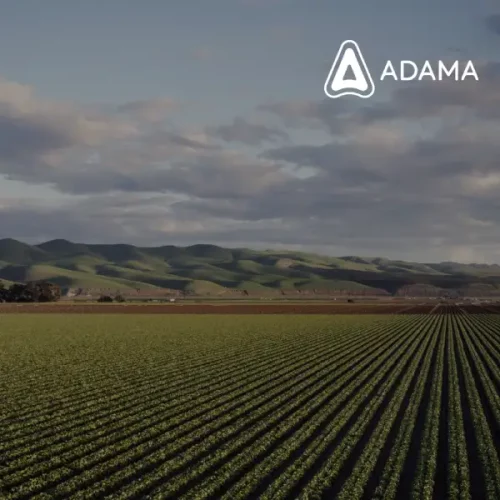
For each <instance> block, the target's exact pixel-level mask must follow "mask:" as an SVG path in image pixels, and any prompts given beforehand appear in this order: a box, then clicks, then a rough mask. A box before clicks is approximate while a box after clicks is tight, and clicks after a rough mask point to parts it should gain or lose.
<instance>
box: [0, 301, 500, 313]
mask: <svg viewBox="0 0 500 500" xmlns="http://www.w3.org/2000/svg"><path fill="white" fill-rule="evenodd" d="M457 308H458V306H454V305H453V306H452V305H444V304H442V305H437V304H435V303H429V304H410V305H409V304H405V303H396V304H387V303H385V304H325V303H322V304H311V303H305V304H298V303H292V304H255V303H250V304H241V303H236V304H227V303H225V304H67V303H66V304H64V303H56V304H0V314H4V313H8V314H10V313H12V314H26V313H36V314H40V313H44V314H71V313H74V314H82V313H87V314H443V313H446V312H449V311H448V309H453V310H455V309H457ZM459 309H460V310H462V312H464V313H469V314H500V307H499V306H497V305H488V306H486V305H485V306H481V305H462V306H460V308H459ZM457 310H458V309H457Z"/></svg>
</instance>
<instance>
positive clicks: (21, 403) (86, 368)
mask: <svg viewBox="0 0 500 500" xmlns="http://www.w3.org/2000/svg"><path fill="white" fill-rule="evenodd" d="M467 311H468V310H467V309H460V308H459V307H442V308H440V309H439V310H437V311H436V310H433V314H428V313H426V314H424V313H422V314H420V313H418V312H417V313H416V314H386V315H383V314H376V315H375V314H365V315H357V316H354V315H342V314H338V315H280V314H275V315H249V314H247V315H231V314H226V315H210V314H204V315H180V314H174V315H169V314H163V315H162V314H152V315H148V314H135V315H134V314H127V315H117V314H75V313H73V314H35V313H32V314H27V315H23V314H0V401H1V404H0V498H2V499H8V500H10V499H16V500H32V499H72V498H75V499H101V498H113V499H146V498H154V499H163V498H175V499H185V500H193V499H231V500H234V499H257V498H262V499H273V500H274V499H283V500H291V499H294V498H303V499H334V498H338V499H342V500H344V499H345V500H354V499H363V500H368V499H397V500H400V499H407V498H408V499H432V500H434V499H439V500H443V499H482V498H486V499H491V500H498V499H500V460H499V448H500V315H497V314H493V313H491V314H490V313H488V311H484V310H483V311H481V312H482V314H473V313H470V312H467ZM436 312H437V313H436ZM490 312H492V311H490Z"/></svg>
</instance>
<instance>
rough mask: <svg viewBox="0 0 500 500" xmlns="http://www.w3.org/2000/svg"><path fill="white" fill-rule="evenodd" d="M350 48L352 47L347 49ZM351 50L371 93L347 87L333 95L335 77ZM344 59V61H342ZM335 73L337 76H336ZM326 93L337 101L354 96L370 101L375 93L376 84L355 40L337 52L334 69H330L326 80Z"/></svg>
mask: <svg viewBox="0 0 500 500" xmlns="http://www.w3.org/2000/svg"><path fill="white" fill-rule="evenodd" d="M346 46H350V47H346ZM349 48H350V49H351V51H352V52H354V56H355V58H356V61H357V63H358V68H359V69H360V70H361V72H362V73H363V72H364V75H363V77H364V80H365V82H366V84H367V85H368V89H370V92H369V93H368V94H366V93H363V92H360V90H358V89H356V88H355V87H352V86H345V87H344V88H343V89H341V91H340V92H335V93H331V92H330V90H331V86H332V83H333V82H334V80H335V77H336V76H337V74H338V70H339V68H340V66H341V65H342V63H343V62H344V58H345V56H346V53H347V50H348V49H349ZM341 58H342V60H340V59H341ZM334 73H335V74H334ZM323 88H324V91H325V94H326V96H327V97H329V98H331V99H337V98H339V97H342V96H345V95H354V96H357V97H360V98H361V99H368V98H369V97H371V96H372V95H373V94H374V93H375V84H374V83H373V79H372V76H371V73H370V70H369V69H368V66H367V65H366V62H365V59H364V57H363V54H362V53H361V50H360V48H359V45H358V44H357V43H356V42H355V41H354V40H345V41H344V42H343V43H342V45H341V46H340V48H339V51H338V52H337V55H336V56H335V60H334V61H333V64H332V67H331V68H330V72H329V73H328V77H327V78H326V81H325V85H324V87H323Z"/></svg>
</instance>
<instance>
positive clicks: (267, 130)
mask: <svg viewBox="0 0 500 500" xmlns="http://www.w3.org/2000/svg"><path fill="white" fill-rule="evenodd" d="M207 132H208V133H209V134H211V135H212V136H213V137H216V138H219V139H222V140H223V141H226V142H240V143H242V144H246V145H248V146H259V145H261V144H262V143H264V142H274V141H278V140H287V139H288V138H289V136H288V134H287V133H286V132H284V131H282V130H279V129H276V128H272V127H268V126H266V125H262V124H255V123H250V122H248V121H247V120H245V119H244V118H241V117H237V118H235V119H234V120H233V123H231V124H230V125H221V126H218V127H208V129H207Z"/></svg>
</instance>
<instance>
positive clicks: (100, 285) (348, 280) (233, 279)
mask: <svg viewBox="0 0 500 500" xmlns="http://www.w3.org/2000/svg"><path fill="white" fill-rule="evenodd" d="M0 279H2V280H10V281H13V282H29V281H40V280H46V281H50V282H52V283H56V284H58V285H59V286H61V287H63V288H65V289H67V288H84V289H88V288H93V289H101V290H104V289H107V290H115V291H116V290H121V292H120V293H123V292H124V291H126V290H136V289H138V288H139V289H150V290H151V291H155V290H158V289H161V288H171V289H175V290H181V291H183V292H185V293H186V294H197V295H205V294H210V295H217V294H223V293H225V292H227V290H228V289H231V290H239V291H242V292H243V291H246V292H247V293H254V294H264V295H265V294H266V293H273V292H274V293H279V290H280V289H287V290H291V289H292V290H298V291H302V292H303V293H315V290H320V291H328V290H336V291H339V290H343V291H346V292H349V293H356V294H370V295H373V294H383V293H385V294H389V293H391V294H393V293H398V294H408V295H413V296H427V297H428V296H432V295H441V294H442V293H443V290H451V289H453V290H458V293H460V294H462V295H463V294H466V295H469V296H491V295H497V296H498V295H500V266H497V265H491V266H488V265H475V264H470V265H465V264H456V263H452V262H444V263H440V264H421V263H415V262H403V261H391V260H389V259H383V258H365V257H363V258H362V257H356V256H345V257H327V256H320V255H315V254H308V253H304V252H291V251H277V250H276V251H272V250H265V251H257V250H250V249H245V248H237V249H230V248H221V247H218V246H215V245H192V246H188V247H176V246H173V245H167V246H162V247H156V248H141V247H135V246H132V245H121V244H117V245H86V244H79V243H72V242H70V241H66V240H53V241H49V242H46V243H42V244H40V245H27V244H25V243H21V242H19V241H16V240H12V239H3V240H0ZM103 293H104V292H103Z"/></svg>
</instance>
